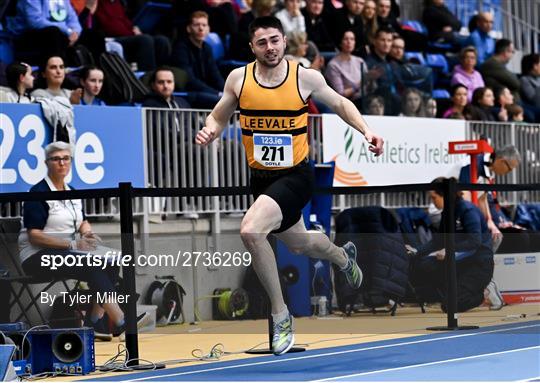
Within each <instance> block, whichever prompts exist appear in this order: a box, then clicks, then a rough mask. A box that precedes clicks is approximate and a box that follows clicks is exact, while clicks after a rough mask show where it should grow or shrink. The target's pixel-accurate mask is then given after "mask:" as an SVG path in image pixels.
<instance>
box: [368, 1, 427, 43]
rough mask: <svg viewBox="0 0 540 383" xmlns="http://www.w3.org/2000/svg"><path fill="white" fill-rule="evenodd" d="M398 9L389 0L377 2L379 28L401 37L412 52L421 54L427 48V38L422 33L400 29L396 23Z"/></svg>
mask: <svg viewBox="0 0 540 383" xmlns="http://www.w3.org/2000/svg"><path fill="white" fill-rule="evenodd" d="M398 15H399V7H398V6H397V4H395V3H393V2H392V1H390V0H377V23H378V24H379V28H386V29H389V30H390V31H391V32H392V33H393V34H394V36H395V35H396V34H398V35H400V36H401V37H403V39H404V40H405V42H406V44H407V47H408V49H409V50H410V51H413V52H423V51H425V50H426V48H427V38H426V36H424V35H423V34H422V33H419V32H416V31H412V30H409V29H403V28H401V25H400V24H399V22H398V19H397V18H398Z"/></svg>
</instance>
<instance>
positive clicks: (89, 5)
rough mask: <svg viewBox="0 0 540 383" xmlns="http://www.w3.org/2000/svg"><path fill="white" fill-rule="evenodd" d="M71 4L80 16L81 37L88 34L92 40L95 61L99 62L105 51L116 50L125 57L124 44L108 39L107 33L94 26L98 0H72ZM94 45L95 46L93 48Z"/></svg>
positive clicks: (90, 47)
mask: <svg viewBox="0 0 540 383" xmlns="http://www.w3.org/2000/svg"><path fill="white" fill-rule="evenodd" d="M71 5H72V6H73V8H74V9H75V12H77V15H78V16H79V23H80V24H81V27H82V29H83V32H82V35H81V39H82V38H83V37H84V36H86V35H88V36H90V39H91V40H92V42H90V43H89V44H86V43H84V45H85V46H88V47H89V49H90V51H91V52H92V56H93V58H94V62H96V63H98V62H99V56H100V55H101V53H103V52H104V51H108V52H116V53H118V55H120V57H122V58H123V57H124V49H123V48H122V45H121V44H120V43H118V42H116V41H113V40H112V39H106V38H105V34H104V33H103V32H102V31H100V30H99V29H97V28H94V24H95V23H94V13H96V10H97V5H98V0H71ZM92 47H93V48H92Z"/></svg>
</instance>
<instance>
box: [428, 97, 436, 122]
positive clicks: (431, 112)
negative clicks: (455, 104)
mask: <svg viewBox="0 0 540 383" xmlns="http://www.w3.org/2000/svg"><path fill="white" fill-rule="evenodd" d="M425 108H426V117H430V118H435V117H437V101H436V100H435V99H434V98H431V97H430V98H428V99H427V100H426V106H425Z"/></svg>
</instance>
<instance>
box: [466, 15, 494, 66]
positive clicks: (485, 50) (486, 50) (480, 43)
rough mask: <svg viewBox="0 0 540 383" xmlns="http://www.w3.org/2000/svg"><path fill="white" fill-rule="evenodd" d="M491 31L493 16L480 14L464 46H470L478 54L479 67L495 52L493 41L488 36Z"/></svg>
mask: <svg viewBox="0 0 540 383" xmlns="http://www.w3.org/2000/svg"><path fill="white" fill-rule="evenodd" d="M492 29H493V14H492V13H489V12H480V13H478V15H477V18H476V29H475V30H474V31H472V32H471V34H470V35H469V38H468V39H467V40H466V42H465V45H472V46H473V47H475V48H476V51H477V52H478V56H477V59H478V64H479V65H481V64H483V63H484V61H486V60H487V59H488V58H489V57H491V55H493V53H494V52H495V39H493V37H491V36H490V35H489V33H490V32H491V30H492Z"/></svg>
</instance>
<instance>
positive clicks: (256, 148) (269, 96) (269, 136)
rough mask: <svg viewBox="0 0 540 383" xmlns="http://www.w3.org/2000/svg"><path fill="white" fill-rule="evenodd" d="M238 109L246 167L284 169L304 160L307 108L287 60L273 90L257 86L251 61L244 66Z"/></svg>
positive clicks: (295, 69)
mask: <svg viewBox="0 0 540 383" xmlns="http://www.w3.org/2000/svg"><path fill="white" fill-rule="evenodd" d="M239 106H240V127H241V128H242V142H243V144H244V147H245V149H246V155H247V160H248V164H249V166H250V167H252V168H255V169H264V170H279V169H286V168H290V167H293V166H296V165H298V164H299V163H300V162H302V161H303V160H304V159H305V158H306V157H307V155H308V152H309V146H308V141H307V123H308V107H307V103H306V102H305V101H304V100H303V99H302V96H301V95H300V88H299V85H298V64H297V63H295V62H290V61H287V75H286V76H285V79H284V80H283V82H282V83H281V84H279V85H277V86H275V87H266V86H264V85H261V84H259V83H258V81H257V79H256V77H255V62H253V63H250V64H248V65H246V71H245V74H244V81H243V84H242V89H241V91H240V98H239Z"/></svg>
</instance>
